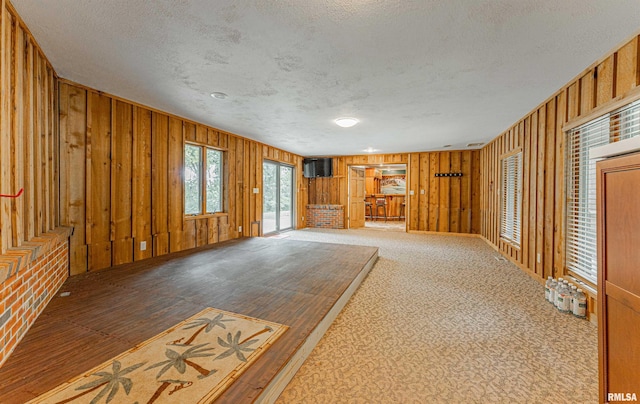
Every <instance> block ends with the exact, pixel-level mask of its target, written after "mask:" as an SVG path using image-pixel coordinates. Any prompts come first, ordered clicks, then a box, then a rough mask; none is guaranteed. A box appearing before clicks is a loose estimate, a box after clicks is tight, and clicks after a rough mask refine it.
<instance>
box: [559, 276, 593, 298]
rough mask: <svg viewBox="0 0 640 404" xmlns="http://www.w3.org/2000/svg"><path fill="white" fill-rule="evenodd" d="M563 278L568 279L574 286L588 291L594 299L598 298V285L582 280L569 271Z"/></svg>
mask: <svg viewBox="0 0 640 404" xmlns="http://www.w3.org/2000/svg"><path fill="white" fill-rule="evenodd" d="M565 277H569V278H570V279H571V280H572V281H573V283H574V284H576V285H578V286H579V287H580V288H582V289H584V290H586V291H588V292H589V293H590V294H591V295H593V296H594V297H596V296H598V285H595V284H594V283H592V282H590V281H588V280H586V279H584V278H583V277H581V276H580V275H577V274H574V273H573V272H571V271H567V275H565ZM565 279H566V278H565Z"/></svg>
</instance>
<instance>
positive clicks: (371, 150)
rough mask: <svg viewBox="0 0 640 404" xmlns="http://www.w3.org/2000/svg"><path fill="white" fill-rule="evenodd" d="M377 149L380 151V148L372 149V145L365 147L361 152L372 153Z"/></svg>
mask: <svg viewBox="0 0 640 404" xmlns="http://www.w3.org/2000/svg"><path fill="white" fill-rule="evenodd" d="M377 151H380V150H378V149H374V148H373V147H367V148H366V149H364V150H363V152H365V153H374V152H377Z"/></svg>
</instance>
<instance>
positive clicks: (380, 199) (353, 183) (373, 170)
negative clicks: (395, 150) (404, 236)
mask: <svg viewBox="0 0 640 404" xmlns="http://www.w3.org/2000/svg"><path fill="white" fill-rule="evenodd" d="M363 177H364V178H363ZM361 178H362V179H363V180H364V181H362V182H361V180H360V179H361ZM360 184H363V185H364V195H363V194H362V191H361V189H362V188H361V185H360ZM407 199H408V198H407V165H406V164H383V165H358V166H350V167H349V208H350V212H349V227H350V228H359V227H365V228H371V229H380V230H395V231H406V216H407ZM361 212H362V213H361Z"/></svg>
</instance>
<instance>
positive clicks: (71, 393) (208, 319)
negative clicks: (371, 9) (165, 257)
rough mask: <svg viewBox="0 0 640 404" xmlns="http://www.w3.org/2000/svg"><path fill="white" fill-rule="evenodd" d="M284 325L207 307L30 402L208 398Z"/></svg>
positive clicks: (201, 400)
mask: <svg viewBox="0 0 640 404" xmlns="http://www.w3.org/2000/svg"><path fill="white" fill-rule="evenodd" d="M287 328H288V327H286V326H283V325H280V324H276V323H272V322H268V321H264V320H258V319H255V318H251V317H246V316H242V315H239V314H234V313H229V312H225V311H221V310H216V309H212V308H207V309H205V310H203V311H201V312H200V313H198V314H196V315H194V316H192V317H190V318H188V319H186V320H184V321H182V322H180V323H178V324H176V325H175V326H173V327H171V328H170V329H168V330H166V331H165V332H162V333H160V334H158V335H157V336H155V337H153V338H151V339H149V340H147V341H145V342H143V343H142V344H139V345H137V346H135V347H133V348H132V349H130V350H129V351H126V352H124V353H122V354H120V355H118V356H117V357H115V358H113V359H111V360H109V361H107V362H105V363H103V364H101V365H99V366H97V367H95V368H94V369H92V370H90V371H88V372H86V373H85V374H83V375H80V376H78V377H76V378H74V379H72V380H70V381H69V382H67V383H63V384H62V385H60V386H58V387H57V388H55V389H53V390H51V391H49V392H48V393H45V394H43V395H41V396H40V397H37V398H36V399H34V400H32V401H30V403H102V402H106V403H109V402H111V403H135V402H139V403H148V404H150V403H209V402H212V401H213V400H215V398H216V397H218V396H219V395H220V394H221V393H222V392H223V391H224V390H225V389H226V388H227V387H228V386H229V385H231V383H233V382H234V381H235V380H236V379H237V378H238V376H239V375H240V374H241V373H242V372H243V371H244V370H245V369H246V368H247V367H248V366H250V365H251V363H253V362H254V361H255V360H256V359H257V358H258V356H260V355H261V354H262V353H263V352H264V351H266V350H267V349H268V348H269V347H270V346H271V345H272V344H273V342H275V340H276V339H277V338H278V337H279V336H280V335H282V333H283V332H285V331H286V330H287ZM69 360H73V358H69Z"/></svg>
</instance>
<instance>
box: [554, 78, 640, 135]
mask: <svg viewBox="0 0 640 404" xmlns="http://www.w3.org/2000/svg"><path fill="white" fill-rule="evenodd" d="M637 100H640V87H635V88H634V89H632V90H630V91H628V92H627V93H626V94H623V95H621V96H619V97H616V98H614V99H612V100H611V101H610V102H608V103H606V104H603V105H602V106H600V107H596V108H594V109H593V110H591V112H589V113H588V114H586V115H584V116H580V117H579V118H576V119H573V120H571V121H569V122H567V123H566V124H565V125H564V126H563V127H562V131H563V132H567V131H570V130H571V129H574V128H577V127H578V126H581V125H584V124H585V123H587V122H589V121H592V120H594V119H596V118H599V117H601V116H603V115H605V114H608V113H609V112H611V111H615V110H616V109H618V108H622V107H624V106H625V105H627V104H631V103H632V102H634V101H637Z"/></svg>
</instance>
